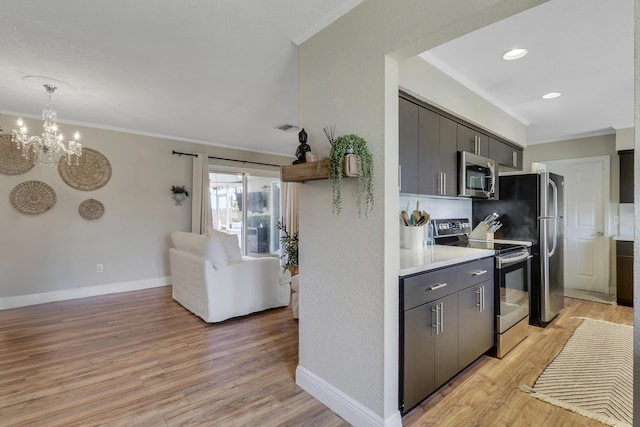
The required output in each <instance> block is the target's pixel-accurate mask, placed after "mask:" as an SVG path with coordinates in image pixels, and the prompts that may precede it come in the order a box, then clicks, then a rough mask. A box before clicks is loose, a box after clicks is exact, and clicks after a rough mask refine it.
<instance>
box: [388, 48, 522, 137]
mask: <svg viewBox="0 0 640 427" xmlns="http://www.w3.org/2000/svg"><path fill="white" fill-rule="evenodd" d="M400 87H401V88H402V89H403V90H404V91H406V92H408V93H410V94H411V95H414V96H415V97H417V98H420V99H422V100H424V101H426V102H428V103H430V104H431V105H434V106H436V107H439V108H441V109H443V110H445V111H448V112H450V113H452V114H454V115H456V116H458V117H461V118H463V119H466V120H467V121H468V122H471V123H473V124H475V125H477V126H479V127H480V128H483V129H485V130H487V131H489V132H492V133H494V134H496V135H499V136H501V137H503V138H505V139H507V140H509V141H511V142H515V143H516V144H518V145H520V146H522V147H526V146H527V126H526V125H525V124H523V123H522V122H520V121H518V120H517V119H515V118H513V117H512V116H510V115H509V114H507V113H505V112H504V111H503V110H501V109H500V108H498V107H496V106H495V105H493V104H492V103H490V102H489V101H487V100H486V99H484V98H482V97H481V96H480V95H478V94H476V93H475V92H473V91H472V90H470V89H468V88H467V87H465V86H463V85H462V84H460V83H458V82H457V81H456V80H454V79H453V78H451V77H449V76H447V75H446V74H444V73H443V72H442V71H440V70H438V69H437V68H436V67H434V66H433V65H431V64H429V63H428V62H426V61H425V60H423V59H422V58H421V57H419V56H416V57H414V58H410V59H408V60H406V61H402V62H401V63H400Z"/></svg>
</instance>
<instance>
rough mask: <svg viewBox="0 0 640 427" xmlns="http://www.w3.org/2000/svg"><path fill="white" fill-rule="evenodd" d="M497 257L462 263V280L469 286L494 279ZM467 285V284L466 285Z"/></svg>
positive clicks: (460, 267)
mask: <svg viewBox="0 0 640 427" xmlns="http://www.w3.org/2000/svg"><path fill="white" fill-rule="evenodd" d="M494 266H495V258H493V257H491V258H482V259H479V260H476V261H471V262H468V263H466V264H462V265H460V266H459V267H458V268H459V269H460V272H459V274H460V276H459V277H460V280H461V281H462V283H464V284H466V285H467V286H472V285H477V284H478V283H482V282H486V281H487V280H493V269H494ZM465 287H466V286H465Z"/></svg>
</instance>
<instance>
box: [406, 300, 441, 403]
mask: <svg viewBox="0 0 640 427" xmlns="http://www.w3.org/2000/svg"><path fill="white" fill-rule="evenodd" d="M434 307H435V304H434V303H431V304H423V305H421V306H418V307H416V308H413V309H411V310H407V311H405V312H404V349H403V350H404V358H403V363H404V375H403V381H404V386H403V399H402V400H403V401H404V408H403V410H404V411H407V410H409V409H411V408H413V407H414V406H415V405H417V404H418V402H420V401H421V400H422V399H424V398H425V397H427V396H428V395H429V394H431V393H432V392H433V391H434V390H435V381H434V373H435V371H434V354H435V352H434V351H435V346H434V344H435V343H434V338H435V336H436V329H435V327H434V326H435V314H436V313H435V311H432V310H435V308H434Z"/></svg>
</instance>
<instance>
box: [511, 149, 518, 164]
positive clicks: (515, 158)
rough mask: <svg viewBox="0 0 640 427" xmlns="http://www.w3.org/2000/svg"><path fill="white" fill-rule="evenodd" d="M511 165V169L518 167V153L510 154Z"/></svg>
mask: <svg viewBox="0 0 640 427" xmlns="http://www.w3.org/2000/svg"><path fill="white" fill-rule="evenodd" d="M511 164H512V165H513V167H518V152H516V151H512V152H511Z"/></svg>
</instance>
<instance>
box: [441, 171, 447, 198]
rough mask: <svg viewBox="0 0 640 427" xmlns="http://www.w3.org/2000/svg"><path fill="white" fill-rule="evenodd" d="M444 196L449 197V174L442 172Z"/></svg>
mask: <svg viewBox="0 0 640 427" xmlns="http://www.w3.org/2000/svg"><path fill="white" fill-rule="evenodd" d="M442 195H443V196H446V195H447V173H446V172H442Z"/></svg>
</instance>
